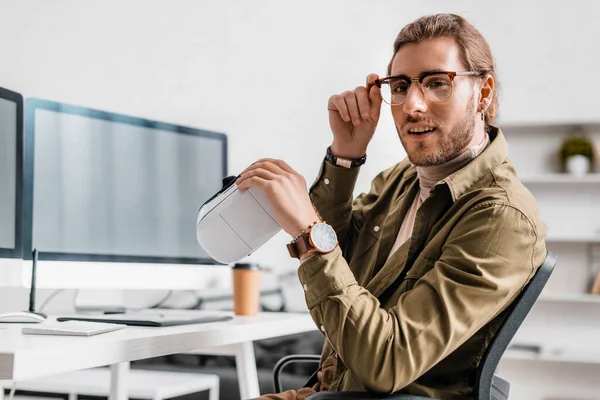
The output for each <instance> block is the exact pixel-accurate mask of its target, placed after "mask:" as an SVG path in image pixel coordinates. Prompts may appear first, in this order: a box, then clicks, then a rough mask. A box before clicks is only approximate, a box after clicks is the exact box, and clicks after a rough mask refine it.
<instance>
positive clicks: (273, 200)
mask: <svg viewBox="0 0 600 400" xmlns="http://www.w3.org/2000/svg"><path fill="white" fill-rule="evenodd" d="M236 185H238V189H239V190H241V191H244V190H247V189H250V188H257V189H260V190H262V191H263V193H264V194H265V195H266V197H267V199H268V200H269V203H270V204H271V207H272V208H273V213H274V214H275V215H274V216H275V220H276V221H277V223H278V224H279V225H281V227H282V228H283V230H284V231H286V232H287V233H289V234H290V235H291V236H292V237H296V236H298V235H299V234H300V233H301V232H302V231H303V230H305V229H306V228H308V226H309V225H310V224H312V223H313V222H315V221H317V220H320V218H319V217H318V215H317V212H316V211H315V209H314V207H313V205H312V202H311V200H310V197H309V195H308V189H307V187H306V181H305V180H304V177H303V176H302V175H300V174H299V173H297V172H296V171H294V170H293V169H292V168H291V167H290V166H289V165H287V164H286V163H285V162H284V161H282V160H274V159H271V158H264V159H261V160H258V161H257V162H255V163H254V164H252V165H251V166H249V167H248V168H246V169H245V170H244V171H243V172H242V173H241V176H240V177H239V178H238V180H237V181H236Z"/></svg>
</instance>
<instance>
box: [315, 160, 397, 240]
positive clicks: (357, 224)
mask: <svg viewBox="0 0 600 400" xmlns="http://www.w3.org/2000/svg"><path fill="white" fill-rule="evenodd" d="M392 170H393V168H390V169H388V170H386V171H383V172H381V173H380V174H378V175H377V176H376V177H375V179H373V181H372V182H371V190H370V191H369V193H362V194H360V195H359V196H358V197H357V198H356V199H354V200H353V193H354V186H355V185H356V180H357V178H358V173H359V171H360V167H357V168H344V167H338V166H336V165H333V164H331V163H329V162H327V161H323V164H322V165H321V169H320V171H319V175H318V177H317V179H316V180H315V182H314V183H313V185H312V186H311V188H310V190H309V193H310V198H311V200H312V202H313V204H314V206H315V208H316V209H317V211H318V212H319V214H320V215H321V217H322V218H323V220H324V221H325V222H327V223H328V224H329V225H331V226H332V227H333V229H334V230H335V232H336V234H337V237H338V242H339V243H340V247H341V248H342V249H343V250H345V249H347V248H348V247H351V245H352V243H353V241H354V239H355V238H356V237H357V235H358V232H360V230H361V229H362V227H363V226H364V224H365V216H364V209H365V207H366V206H368V205H369V204H372V203H374V202H375V201H376V200H377V199H378V198H379V196H380V194H381V191H382V190H383V187H384V185H385V182H386V179H387V178H388V177H389V176H390V174H391V172H392Z"/></svg>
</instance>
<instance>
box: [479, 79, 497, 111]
mask: <svg viewBox="0 0 600 400" xmlns="http://www.w3.org/2000/svg"><path fill="white" fill-rule="evenodd" d="M495 86H496V81H494V77H493V76H492V75H491V74H486V75H485V76H484V77H483V85H481V89H480V91H479V104H478V110H479V111H485V110H487V109H488V107H489V106H490V104H492V99H493V98H494V88H495Z"/></svg>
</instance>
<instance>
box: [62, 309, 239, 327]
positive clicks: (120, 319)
mask: <svg viewBox="0 0 600 400" xmlns="http://www.w3.org/2000/svg"><path fill="white" fill-rule="evenodd" d="M231 319H233V316H232V313H220V312H217V313H215V312H206V313H181V312H176V311H175V312H168V311H165V312H158V311H153V312H129V313H124V314H104V315H100V316H90V315H86V316H69V317H58V318H57V320H58V321H85V322H92V321H93V322H101V323H108V324H122V325H131V326H154V327H160V326H178V325H190V324H205V323H210V322H222V321H229V320H231Z"/></svg>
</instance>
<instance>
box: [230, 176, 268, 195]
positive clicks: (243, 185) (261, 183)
mask: <svg viewBox="0 0 600 400" xmlns="http://www.w3.org/2000/svg"><path fill="white" fill-rule="evenodd" d="M268 184H269V180H268V179H265V178H262V177H260V176H252V177H250V178H246V179H244V180H243V181H241V182H238V183H237V185H238V189H239V190H240V191H242V192H243V191H244V190H248V189H250V188H253V187H256V188H259V189H262V190H264V189H265V188H266V187H267V185H268Z"/></svg>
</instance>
